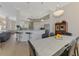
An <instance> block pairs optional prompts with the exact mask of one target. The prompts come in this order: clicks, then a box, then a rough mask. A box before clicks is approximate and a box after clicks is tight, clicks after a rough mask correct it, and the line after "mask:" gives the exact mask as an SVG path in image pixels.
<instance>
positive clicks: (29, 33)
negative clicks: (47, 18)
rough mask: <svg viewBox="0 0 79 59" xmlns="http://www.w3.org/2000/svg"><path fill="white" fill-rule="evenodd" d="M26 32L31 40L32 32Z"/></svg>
mask: <svg viewBox="0 0 79 59" xmlns="http://www.w3.org/2000/svg"><path fill="white" fill-rule="evenodd" d="M26 34H28V35H29V40H30V38H31V34H32V33H31V32H26Z"/></svg>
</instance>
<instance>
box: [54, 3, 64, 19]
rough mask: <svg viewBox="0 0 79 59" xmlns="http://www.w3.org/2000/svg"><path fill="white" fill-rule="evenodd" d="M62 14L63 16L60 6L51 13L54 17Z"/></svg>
mask: <svg viewBox="0 0 79 59" xmlns="http://www.w3.org/2000/svg"><path fill="white" fill-rule="evenodd" d="M63 14H64V10H63V9H61V6H60V5H59V4H57V6H56V10H55V11H54V12H53V15H54V16H55V17H59V16H62V15H63Z"/></svg>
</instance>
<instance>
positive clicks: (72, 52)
mask: <svg viewBox="0 0 79 59" xmlns="http://www.w3.org/2000/svg"><path fill="white" fill-rule="evenodd" d="M78 49H79V37H77V38H76V40H74V41H73V42H72V46H71V49H70V51H69V56H79V51H78Z"/></svg>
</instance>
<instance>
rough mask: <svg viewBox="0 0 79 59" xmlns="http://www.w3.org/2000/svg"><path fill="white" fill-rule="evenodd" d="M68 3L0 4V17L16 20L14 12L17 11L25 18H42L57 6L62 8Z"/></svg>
mask: <svg viewBox="0 0 79 59" xmlns="http://www.w3.org/2000/svg"><path fill="white" fill-rule="evenodd" d="M67 4H69V3H68V2H60V3H58V2H44V3H43V2H0V15H2V16H8V17H11V18H14V19H15V18H16V10H17V9H19V11H20V12H21V15H22V16H23V17H24V18H25V17H26V18H28V17H33V18H38V17H42V16H43V15H46V14H47V13H49V10H50V9H53V10H54V9H56V7H57V5H59V7H63V6H65V5H67Z"/></svg>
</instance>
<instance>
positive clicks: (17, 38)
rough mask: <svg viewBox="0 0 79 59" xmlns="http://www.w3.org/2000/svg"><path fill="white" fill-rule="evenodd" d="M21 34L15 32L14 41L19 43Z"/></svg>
mask: <svg viewBox="0 0 79 59" xmlns="http://www.w3.org/2000/svg"><path fill="white" fill-rule="evenodd" d="M21 34H22V32H16V41H20V39H21Z"/></svg>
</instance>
